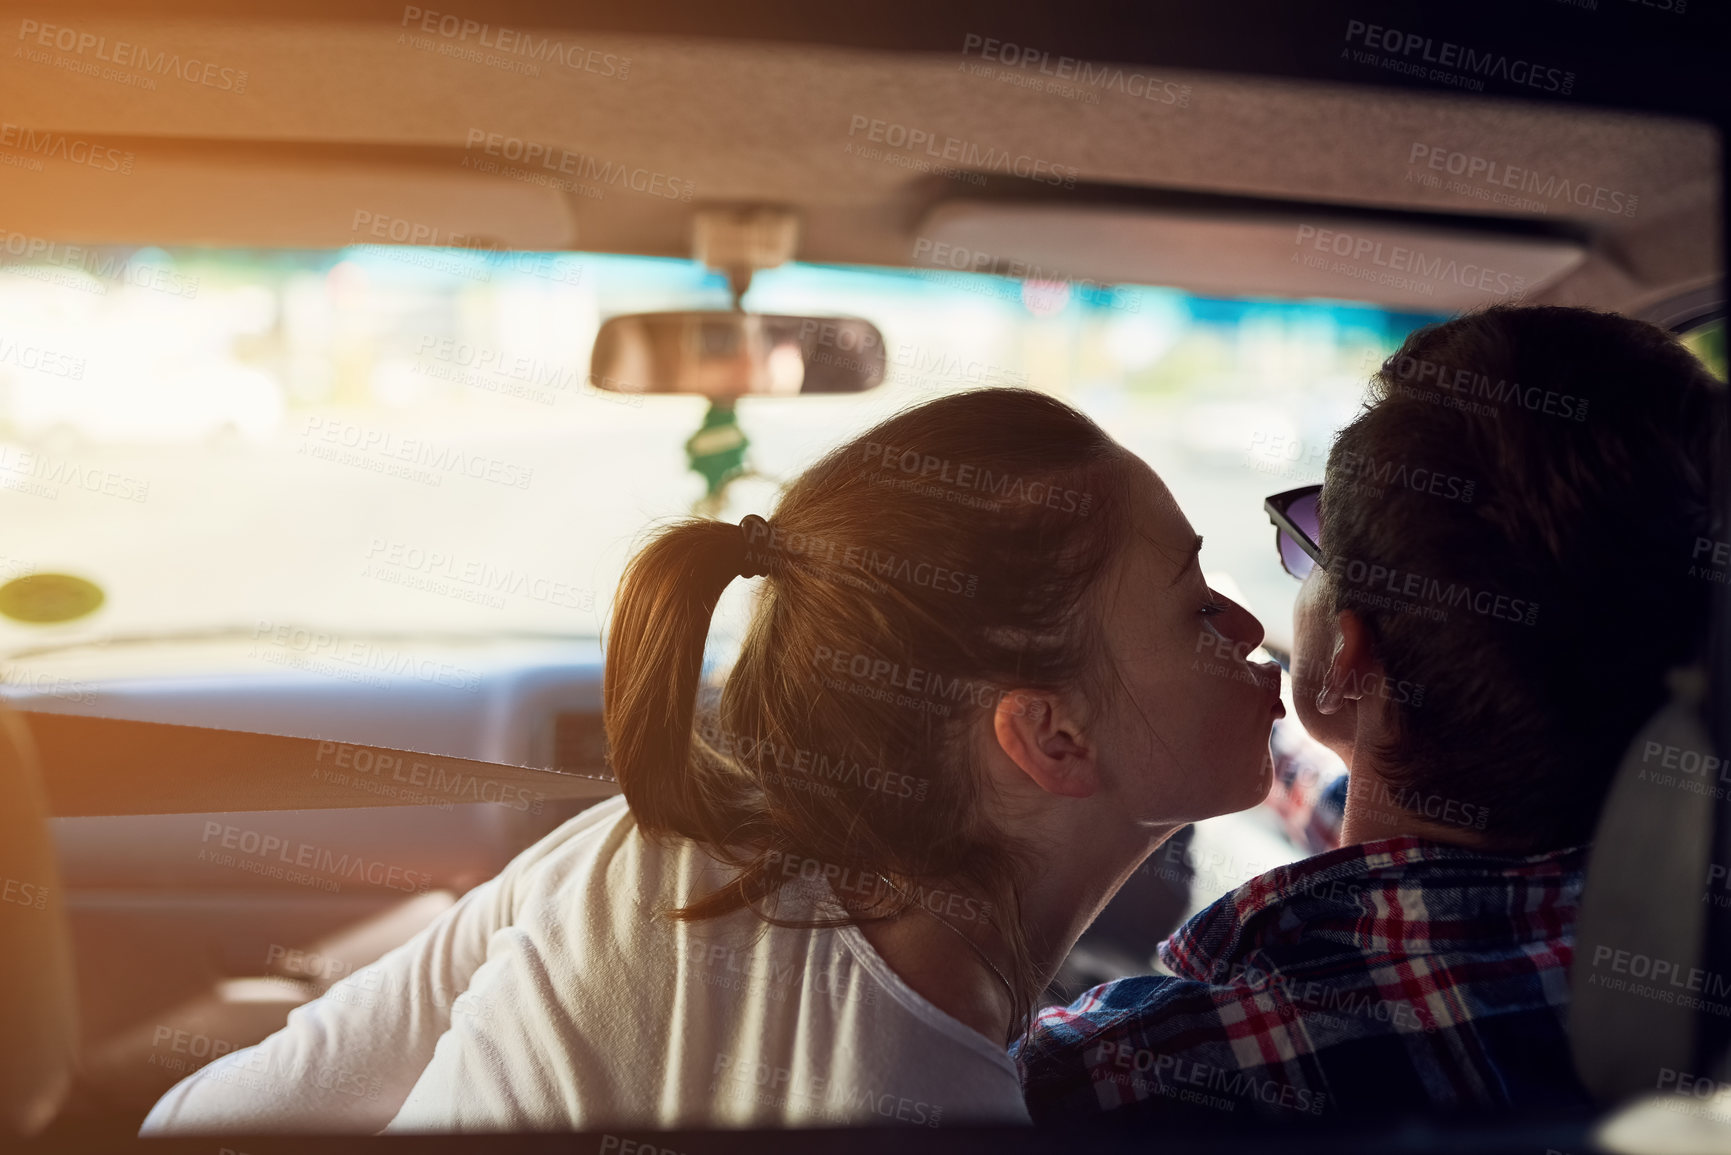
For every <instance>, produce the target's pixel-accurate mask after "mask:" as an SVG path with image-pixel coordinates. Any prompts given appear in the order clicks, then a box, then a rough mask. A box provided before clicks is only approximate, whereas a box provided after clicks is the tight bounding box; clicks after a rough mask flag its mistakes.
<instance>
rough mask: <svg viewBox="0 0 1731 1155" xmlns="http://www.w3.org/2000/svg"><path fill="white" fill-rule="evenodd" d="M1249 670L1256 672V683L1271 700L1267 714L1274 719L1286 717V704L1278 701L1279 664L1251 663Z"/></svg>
mask: <svg viewBox="0 0 1731 1155" xmlns="http://www.w3.org/2000/svg"><path fill="white" fill-rule="evenodd" d="M1250 668H1251V669H1252V670H1254V671H1256V674H1257V681H1258V683H1259V684H1260V685H1261V686H1262V688H1263V689H1265V690H1267V691H1268V696H1269V698H1270V699H1272V703H1271V704H1270V706H1269V708H1268V709H1269V713H1271V714H1273V715H1274V716H1275V717H1276V718H1284V717H1286V703H1284V702H1282V701H1281V700H1280V663H1278V662H1251V663H1250Z"/></svg>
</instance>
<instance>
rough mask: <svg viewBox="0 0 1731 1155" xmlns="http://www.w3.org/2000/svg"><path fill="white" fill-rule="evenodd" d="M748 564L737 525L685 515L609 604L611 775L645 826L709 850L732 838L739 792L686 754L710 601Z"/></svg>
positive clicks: (630, 570)
mask: <svg viewBox="0 0 1731 1155" xmlns="http://www.w3.org/2000/svg"><path fill="white" fill-rule="evenodd" d="M744 560H745V537H744V534H742V533H741V531H740V529H739V527H738V526H734V525H729V524H727V523H725V522H720V521H712V520H707V519H695V518H694V519H691V520H687V521H683V522H680V523H679V524H677V525H674V526H672V527H670V528H668V529H666V530H663V531H662V532H661V533H660V534H659V535H657V536H656V538H655V539H654V540H653V541H652V542H650V544H649V545H648V546H647V547H646V548H645V549H643V550H642V551H641V552H639V553H638V554H637V556H636V557H635V558H633V559H632V561H631V564H630V565H629V567H627V569H626V571H625V576H624V578H623V579H621V581H620V584H619V593H618V595H617V597H616V598H615V599H614V603H613V623H612V625H611V627H610V628H609V629H608V632H607V654H606V665H605V667H604V671H603V675H602V719H603V723H604V725H605V727H606V731H607V742H608V746H609V755H610V758H611V761H612V766H613V773H614V776H615V777H617V778H618V779H619V784H620V786H621V788H622V789H623V790H624V793H625V800H626V802H627V804H629V805H630V807H631V812H632V813H633V814H634V815H635V816H636V818H637V821H638V823H639V824H640V825H641V826H642V827H643V829H644V830H645V831H646V832H648V833H651V834H665V833H672V834H679V835H683V836H685V837H688V838H695V839H698V840H699V841H702V842H705V843H708V844H710V845H722V844H724V843H726V842H727V841H730V840H731V837H733V836H736V830H737V827H738V826H739V824H740V822H741V820H742V819H743V818H744V817H745V814H744V813H743V808H742V806H741V804H740V803H741V799H740V792H739V789H738V786H737V785H735V786H731V787H729V786H727V785H726V784H723V783H721V782H717V781H713V779H714V777H715V775H716V771H717V769H718V768H717V767H715V766H713V765H712V764H709V763H706V762H700V761H699V760H697V759H694V758H693V757H692V734H693V721H694V715H695V712H696V705H697V691H698V681H699V679H700V677H701V676H702V672H703V649H704V643H705V640H706V639H707V637H708V635H709V624H710V619H711V618H712V617H713V616H714V614H715V604H716V602H717V601H719V600H720V598H721V593H722V591H723V590H725V589H726V588H727V586H728V584H729V583H730V582H732V581H733V579H734V578H736V577H738V576H739V575H740V571H741V568H742V562H743V561H744Z"/></svg>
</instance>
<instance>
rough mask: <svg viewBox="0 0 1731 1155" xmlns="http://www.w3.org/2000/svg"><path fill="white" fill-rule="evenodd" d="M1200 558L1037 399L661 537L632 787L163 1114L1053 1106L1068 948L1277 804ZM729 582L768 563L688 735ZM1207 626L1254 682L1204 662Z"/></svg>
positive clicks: (622, 739) (933, 1110) (322, 1117)
mask: <svg viewBox="0 0 1731 1155" xmlns="http://www.w3.org/2000/svg"><path fill="white" fill-rule="evenodd" d="M1200 545H1201V539H1200V538H1199V537H1198V536H1197V535H1196V534H1195V532H1194V531H1193V530H1192V529H1191V527H1190V525H1189V523H1188V522H1187V521H1186V520H1185V518H1184V516H1183V514H1182V513H1181V512H1180V511H1179V509H1178V507H1177V505H1176V504H1175V503H1174V502H1173V500H1172V497H1171V495H1170V494H1169V493H1168V492H1167V490H1166V488H1165V486H1164V485H1162V484H1161V482H1160V480H1159V479H1158V478H1157V477H1156V476H1155V475H1154V473H1153V472H1152V471H1151V470H1150V469H1149V468H1148V467H1147V466H1146V465H1144V464H1143V463H1142V462H1140V461H1138V460H1137V459H1136V458H1135V457H1133V456H1132V455H1131V454H1129V453H1128V452H1126V451H1125V450H1124V449H1123V448H1122V447H1120V446H1118V445H1117V444H1116V443H1114V442H1113V441H1112V440H1111V439H1110V438H1108V437H1107V436H1106V435H1105V434H1104V433H1103V432H1101V430H1100V429H1099V428H1098V427H1097V426H1095V425H1094V424H1093V423H1092V422H1090V421H1089V420H1088V419H1087V418H1085V417H1083V416H1082V415H1081V414H1079V413H1077V412H1076V411H1074V410H1072V409H1070V408H1068V407H1067V406H1065V405H1063V404H1061V403H1059V402H1057V401H1055V400H1052V399H1051V398H1049V397H1045V396H1042V395H1040V394H1038V393H1034V392H1030V391H1025V390H985V391H980V392H975V393H968V394H962V395H957V396H952V397H947V398H944V399H942V400H939V401H935V402H932V403H930V404H928V405H924V406H921V407H919V408H917V409H913V410H911V411H908V412H904V413H902V414H900V415H899V416H896V417H893V418H891V419H890V420H888V421H886V422H884V423H883V424H881V425H879V426H878V427H877V428H875V429H873V430H871V431H870V432H868V433H867V434H865V435H864V436H863V437H861V438H859V439H857V440H855V441H853V442H850V443H848V444H846V445H844V446H842V447H841V448H839V449H837V450H835V451H833V452H832V453H830V454H829V455H828V456H827V457H825V458H823V459H822V460H821V461H820V462H818V463H817V464H816V465H815V466H814V467H812V468H811V469H810V470H808V471H807V472H806V473H805V474H804V475H803V476H802V477H801V478H800V479H799V480H798V481H797V482H795V483H794V484H793V485H792V487H791V488H790V489H789V490H788V491H787V493H786V495H785V497H784V498H783V499H782V501H781V503H780V507H779V509H778V510H777V511H776V514H775V517H774V519H773V520H772V521H764V520H763V519H761V518H757V517H748V518H746V519H745V521H744V523H743V524H742V525H741V526H733V525H727V524H723V523H721V522H715V521H687V522H684V523H681V524H678V525H675V526H673V527H672V528H669V529H666V530H664V531H662V532H661V533H659V534H658V535H657V536H656V537H655V538H654V539H653V540H652V541H651V542H650V543H649V544H648V546H647V547H646V548H645V549H643V551H642V552H641V553H639V554H638V555H637V556H636V558H635V559H634V560H633V561H632V563H631V564H630V566H629V568H628V570H627V572H626V575H625V577H624V580H623V581H622V583H621V585H620V589H619V593H618V597H617V599H616V601H615V605H614V620H613V623H612V626H611V629H610V631H609V635H608V647H607V656H606V671H605V682H604V687H603V688H604V698H605V703H606V726H607V735H608V739H609V742H610V746H611V754H610V756H611V760H612V765H613V768H614V771H615V773H616V774H617V776H618V779H619V782H620V785H621V786H622V788H623V791H624V798H623V799H620V800H614V801H611V802H607V803H603V804H601V805H598V806H595V807H593V808H591V809H590V810H587V811H585V812H584V813H583V814H580V815H578V816H577V817H576V818H574V819H572V820H571V821H570V822H567V823H566V824H565V825H564V826H562V827H561V828H560V829H559V830H557V831H555V832H554V833H552V834H551V835H549V836H548V837H547V838H545V839H543V840H542V841H541V842H540V843H538V844H537V845H535V846H533V847H531V848H529V849H528V850H527V851H525V852H524V853H523V854H522V855H520V856H519V857H518V858H517V859H516V860H515V861H514V862H512V863H511V864H510V865H509V866H508V867H507V868H506V869H505V870H504V871H503V872H502V873H501V874H500V876H499V877H498V878H495V879H493V880H492V881H490V882H488V883H486V884H484V885H482V886H480V887H477V888H476V889H475V890H474V891H472V892H470V893H469V894H468V895H465V896H464V898H463V899H462V901H461V902H459V903H458V904H457V905H456V906H455V907H454V908H453V909H452V910H451V911H450V912H448V913H447V914H446V915H444V916H443V917H441V918H440V919H439V920H438V922H436V923H435V924H433V925H432V926H431V927H429V928H428V929H427V930H426V931H424V932H422V933H421V934H420V935H418V936H417V937H416V938H415V939H414V940H412V941H410V942H409V943H407V944H405V945H404V946H402V947H400V948H398V949H397V950H395V951H393V952H391V953H390V954H389V955H386V956H385V958H384V959H382V960H381V961H380V962H379V963H378V964H376V965H375V966H374V967H371V968H368V971H367V972H364V973H363V974H361V975H357V976H354V977H353V978H351V979H349V980H345V982H343V983H341V984H338V986H337V987H336V988H333V990H332V991H331V992H330V993H329V994H327V995H326V996H325V997H324V998H323V999H321V1000H319V1001H318V1002H315V1003H313V1004H310V1005H309V1006H306V1007H302V1008H299V1009H297V1010H296V1011H295V1012H294V1013H293V1014H292V1015H291V1016H290V1020H289V1024H288V1026H287V1027H285V1028H284V1029H283V1030H282V1031H280V1032H278V1033H277V1034H276V1035H273V1036H272V1037H271V1038H269V1039H267V1040H265V1041H264V1042H263V1043H261V1044H260V1045H259V1046H257V1047H255V1048H252V1049H251V1050H249V1051H245V1052H240V1053H237V1054H235V1055H231V1056H226V1057H225V1058H224V1059H223V1060H220V1061H219V1062H218V1063H215V1064H212V1065H211V1066H210V1067H207V1068H205V1069H204V1070H203V1071H201V1072H200V1073H199V1074H198V1075H195V1076H193V1077H192V1078H190V1079H188V1080H186V1081H185V1082H183V1083H182V1084H180V1085H179V1086H177V1087H176V1088H174V1089H173V1090H172V1091H170V1093H169V1094H168V1095H167V1096H166V1097H165V1098H164V1099H163V1100H162V1102H160V1103H159V1104H158V1105H157V1107H156V1108H155V1109H154V1110H153V1111H152V1113H151V1116H150V1118H149V1119H148V1120H147V1121H146V1127H145V1130H146V1131H153V1130H167V1129H177V1130H178V1129H207V1128H208V1129H214V1128H231V1129H240V1128H250V1129H253V1130H265V1129H271V1128H276V1129H291V1128H294V1129H315V1128H316V1129H349V1130H354V1129H368V1130H376V1129H378V1128H381V1127H385V1126H386V1125H387V1124H389V1126H390V1128H391V1129H393V1130H447V1129H490V1128H512V1129H527V1128H545V1127H557V1128H563V1127H573V1128H593V1127H597V1126H603V1125H608V1124H612V1123H618V1122H631V1123H638V1124H647V1125H658V1126H665V1127H674V1126H682V1127H693V1126H715V1125H758V1126H770V1125H786V1124H792V1125H798V1124H812V1125H827V1124H836V1123H881V1122H885V1121H902V1122H906V1123H912V1124H916V1125H920V1124H923V1125H928V1126H935V1125H938V1124H939V1123H940V1122H954V1121H958V1120H980V1121H1025V1120H1026V1119H1027V1114H1026V1112H1025V1110H1024V1108H1023V1106H1022V1101H1021V1094H1020V1090H1019V1087H1018V1084H1017V1080H1016V1072H1015V1068H1014V1066H1013V1065H1012V1064H1011V1063H1010V1061H1009V1059H1008V1058H1007V1057H1006V1054H1005V1046H1006V1043H1007V1042H1008V1040H1009V1039H1010V1038H1012V1037H1013V1036H1014V1035H1016V1034H1017V1033H1019V1030H1020V1027H1021V1025H1022V1023H1023V1022H1024V1020H1025V1018H1026V1016H1027V1015H1028V1013H1029V1010H1030V1003H1031V1000H1032V999H1033V997H1034V996H1035V994H1036V993H1037V992H1038V991H1040V990H1041V989H1042V988H1043V986H1044V985H1045V983H1046V982H1047V980H1049V979H1050V978H1051V976H1052V974H1053V972H1054V971H1055V970H1056V968H1057V966H1058V963H1059V962H1060V960H1062V958H1063V957H1064V955H1065V954H1066V952H1067V951H1068V950H1069V948H1070V946H1071V944H1072V943H1074V942H1075V940H1076V938H1077V936H1078V935H1080V933H1081V932H1082V930H1083V929H1084V928H1085V927H1086V926H1087V925H1088V923H1089V922H1090V921H1091V920H1092V919H1093V917H1094V915H1095V914H1096V913H1097V912H1098V911H1099V909H1100V908H1101V907H1102V906H1103V905H1104V904H1105V902H1106V900H1107V899H1108V898H1110V897H1111V895H1112V894H1113V892H1114V891H1116V890H1117V888H1118V887H1119V885H1120V884H1121V883H1122V882H1123V880H1124V879H1125V877H1126V876H1127V875H1128V874H1130V873H1131V872H1132V871H1133V870H1134V869H1135V868H1136V866H1137V865H1138V864H1139V863H1140V862H1141V861H1142V860H1143V859H1144V858H1146V857H1147V855H1148V854H1149V853H1150V852H1151V851H1152V850H1153V849H1154V847H1156V846H1157V845H1158V844H1159V843H1160V842H1161V841H1162V840H1163V839H1165V838H1166V837H1167V836H1168V835H1170V834H1171V833H1172V831H1173V830H1175V829H1177V828H1178V827H1179V826H1181V825H1183V824H1185V823H1188V822H1191V821H1194V820H1196V819H1199V818H1205V817H1208V816H1210V815H1215V814H1220V813H1223V812H1226V811H1231V810H1237V809H1242V808H1245V807H1248V806H1251V805H1253V804H1255V803H1256V802H1257V801H1259V800H1260V799H1261V798H1262V797H1263V795H1264V794H1265V793H1266V791H1267V789H1268V785H1269V776H1268V769H1267V765H1266V761H1267V740H1268V730H1269V726H1270V724H1271V721H1272V719H1273V717H1274V716H1275V714H1276V712H1277V711H1278V710H1279V702H1278V698H1277V689H1278V681H1277V676H1278V671H1277V670H1276V669H1275V668H1274V667H1272V665H1268V666H1261V665H1258V666H1252V665H1249V664H1247V663H1245V662H1244V661H1243V660H1242V658H1241V657H1239V656H1238V655H1243V654H1245V653H1247V652H1248V651H1249V650H1250V649H1251V648H1253V647H1254V646H1255V645H1256V644H1257V642H1258V641H1259V640H1260V639H1261V636H1262V629H1261V626H1260V625H1259V624H1258V623H1257V622H1256V620H1255V619H1254V618H1253V617H1251V616H1250V615H1249V614H1248V613H1246V612H1245V611H1244V610H1243V609H1242V608H1240V607H1239V606H1237V605H1234V604H1233V603H1231V602H1229V601H1227V600H1226V599H1224V598H1222V597H1219V596H1218V595H1216V594H1214V593H1213V592H1212V591H1210V590H1209V589H1208V587H1207V585H1206V584H1205V583H1204V581H1203V579H1202V571H1201V567H1200V563H1199V561H1198V557H1197V554H1198V550H1199V547H1200ZM740 576H756V577H761V579H762V581H763V584H762V586H761V588H760V592H759V595H758V600H757V603H756V606H755V609H754V614H753V617H752V621H751V625H750V628H749V631H748V633H747V636H746V638H745V641H744V645H743V648H742V651H741V653H740V656H739V658H738V661H737V663H736V664H735V666H734V667H733V669H732V672H731V674H730V675H729V676H728V678H727V681H726V685H725V687H724V689H723V691H722V693H721V696H720V700H719V706H718V708H717V709H716V710H715V711H714V713H713V715H706V716H704V717H699V716H698V715H697V710H696V706H697V699H698V695H699V683H700V671H701V669H702V660H703V652H704V643H705V638H706V634H707V632H708V629H709V624H710V617H711V614H712V611H713V610H714V608H715V605H716V601H717V599H719V598H720V596H721V594H722V592H723V590H725V589H726V588H727V586H728V585H729V584H730V583H731V582H732V581H733V580H735V578H737V577H740ZM1204 640H1206V641H1207V642H1208V644H1209V648H1210V651H1211V652H1216V651H1219V652H1227V653H1230V654H1232V655H1234V658H1233V659H1232V663H1231V665H1232V666H1233V669H1232V670H1231V671H1230V673H1232V674H1233V675H1234V676H1225V677H1223V676H1220V674H1221V672H1222V670H1220V669H1214V670H1212V671H1211V672H1208V673H1202V672H1199V671H1198V670H1197V669H1195V668H1194V666H1195V654H1196V653H1197V652H1198V651H1199V649H1200V647H1201V645H1202V643H1203V641H1204ZM344 988H353V990H350V991H345V990H344ZM459 993H460V994H461V997H460V998H459V997H456V996H457V995H458V994H459ZM363 995H367V996H377V997H362V996H363ZM249 1076H253V1077H255V1082H256V1088H255V1089H249V1090H244V1091H240V1092H237V1091H235V1090H232V1089H230V1087H228V1086H227V1085H226V1082H227V1081H237V1082H238V1081H241V1080H243V1079H246V1078H248V1077H249ZM248 1085H249V1086H250V1084H248ZM345 1088H346V1090H345ZM349 1091H353V1092H355V1093H348V1092H349Z"/></svg>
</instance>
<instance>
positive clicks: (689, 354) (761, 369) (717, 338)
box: [589, 312, 884, 401]
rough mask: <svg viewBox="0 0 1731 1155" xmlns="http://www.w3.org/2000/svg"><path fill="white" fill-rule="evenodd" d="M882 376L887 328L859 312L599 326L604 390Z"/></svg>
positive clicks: (819, 384)
mask: <svg viewBox="0 0 1731 1155" xmlns="http://www.w3.org/2000/svg"><path fill="white" fill-rule="evenodd" d="M883 378H884V340H883V334H882V333H880V332H878V329H877V326H876V325H873V324H872V323H871V322H870V321H862V320H859V319H858V318H856V317H786V316H770V315H765V314H761V313H722V312H691V313H631V314H627V315H625V316H620V317H611V318H609V319H608V320H607V321H606V323H605V324H603V325H602V326H601V331H600V332H599V333H597V334H596V335H595V349H594V352H593V353H591V354H590V358H589V380H590V383H591V384H593V385H594V386H595V387H596V388H598V389H606V390H610V391H612V392H615V393H695V394H698V395H699V396H703V397H707V398H709V399H710V400H711V401H731V400H733V399H735V398H739V397H748V396H760V395H761V396H779V397H789V396H792V395H794V394H797V393H860V392H863V391H865V390H867V389H870V388H872V387H873V386H874V385H877V384H878V383H880V382H881V381H882V380H883Z"/></svg>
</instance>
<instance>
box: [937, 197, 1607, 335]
mask: <svg viewBox="0 0 1731 1155" xmlns="http://www.w3.org/2000/svg"><path fill="white" fill-rule="evenodd" d="M1585 256H1586V250H1585V247H1584V246H1583V245H1582V244H1581V243H1580V242H1578V241H1575V240H1571V239H1568V238H1556V237H1533V236H1510V235H1502V234H1498V233H1493V232H1489V231H1486V232H1482V233H1478V232H1471V231H1467V230H1463V229H1458V228H1445V227H1440V226H1434V225H1408V224H1404V223H1391V222H1389V221H1387V220H1386V219H1380V218H1379V219H1375V220H1370V221H1366V220H1360V219H1354V218H1353V217H1351V216H1349V215H1346V214H1334V215H1321V214H1316V215H1309V214H1307V215H1291V216H1283V215H1276V214H1262V215H1254V216H1252V215H1244V214H1237V213H1232V214H1228V213H1218V212H1205V211H1194V210H1190V211H1183V210H1180V211H1167V210H1161V211H1150V210H1146V209H1128V208H1122V207H1094V206H1074V207H1052V206H1048V205H1006V204H997V203H987V202H979V201H972V202H970V201H963V202H955V201H952V202H947V203H945V204H942V205H939V206H938V207H937V208H936V209H934V210H933V211H932V212H931V213H930V214H929V215H928V216H927V217H926V219H925V221H924V223H923V226H922V227H921V229H920V231H919V235H918V237H917V239H916V240H915V241H914V246H913V253H912V260H911V263H912V264H913V265H915V266H916V267H927V268H934V269H944V270H954V271H958V272H979V273H996V274H998V275H1001V276H1011V277H1017V278H1022V279H1028V278H1032V279H1039V280H1058V281H1072V282H1081V283H1088V282H1096V283H1100V284H1144V285H1161V286H1169V287H1172V288H1178V289H1183V290H1185V291H1187V292H1191V293H1196V294H1200V295H1203V296H1223V297H1224V296H1230V297H1244V296H1271V297H1292V298H1313V297H1322V298H1331V299H1338V300H1352V301H1369V302H1373V303H1375V304H1378V305H1384V306H1392V307H1397V308H1407V309H1424V310H1434V311H1437V312H1456V311H1459V310H1462V309H1469V308H1473V307H1475V306H1481V305H1489V304H1494V303H1496V302H1498V301H1513V300H1517V299H1519V298H1521V297H1523V296H1525V295H1527V294H1530V293H1532V292H1533V291H1534V290H1536V289H1538V288H1540V287H1541V286H1543V285H1546V284H1548V283H1550V282H1552V281H1554V280H1556V279H1557V278H1559V277H1562V276H1564V275H1565V274H1567V273H1568V272H1569V271H1570V270H1572V269H1574V268H1575V266H1577V265H1579V264H1580V263H1581V261H1582V260H1583V259H1584V258H1585Z"/></svg>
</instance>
